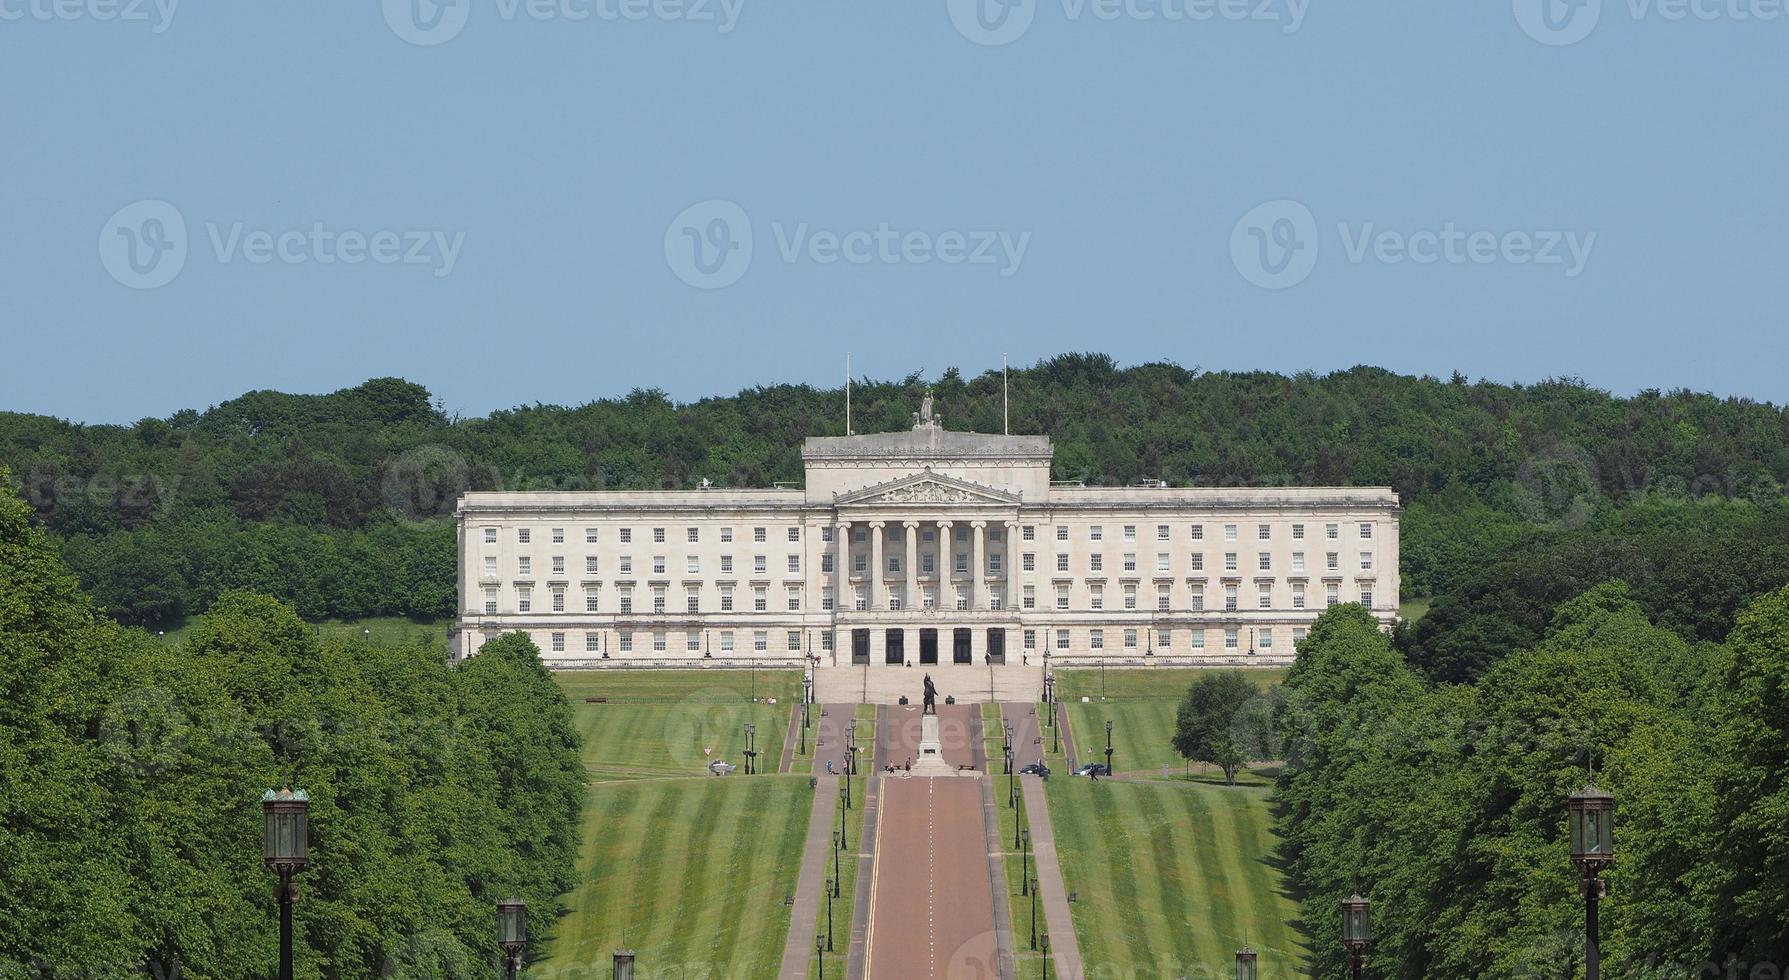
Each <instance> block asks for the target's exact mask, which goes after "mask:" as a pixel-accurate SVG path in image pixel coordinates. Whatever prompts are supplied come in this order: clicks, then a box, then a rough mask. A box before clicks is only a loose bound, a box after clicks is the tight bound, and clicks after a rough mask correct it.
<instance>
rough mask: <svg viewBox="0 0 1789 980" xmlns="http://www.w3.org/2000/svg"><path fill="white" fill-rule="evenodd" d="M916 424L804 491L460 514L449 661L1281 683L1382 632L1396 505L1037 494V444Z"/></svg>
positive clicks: (1042, 463)
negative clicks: (1336, 647)
mask: <svg viewBox="0 0 1789 980" xmlns="http://www.w3.org/2000/svg"><path fill="white" fill-rule="evenodd" d="M915 418H916V422H915V425H914V428H913V429H912V430H911V431H904V432H893V433H882V434H875V435H854V436H843V437H818V438H810V439H808V440H807V441H806V443H805V445H804V447H803V450H802V458H803V461H804V463H805V467H806V476H807V478H806V481H805V486H804V488H803V489H784V488H775V489H761V490H738V489H718V488H713V489H710V488H704V489H697V490H678V491H651V492H596V493H582V492H568V493H469V494H467V495H465V496H464V497H463V498H462V499H461V500H460V504H459V511H458V519H459V547H460V579H459V591H460V600H461V601H460V608H461V615H460V621H459V627H458V629H457V630H456V631H455V636H454V651H455V656H456V657H464V656H468V655H471V654H473V653H475V652H476V651H477V649H478V647H479V645H480V644H482V643H483V642H484V641H485V640H487V639H490V638H492V637H495V636H497V635H499V634H500V633H504V632H511V631H517V630H521V631H526V632H527V633H529V634H530V635H531V636H532V637H533V638H534V640H535V642H536V643H537V644H538V645H539V646H540V648H541V650H542V652H543V654H544V655H545V657H546V659H547V661H548V662H549V663H550V664H553V665H554V666H674V665H677V664H685V665H692V666H694V665H701V664H704V663H714V664H727V665H730V666H738V665H740V664H742V663H746V662H754V663H759V664H762V665H765V666H772V665H774V666H796V665H799V664H801V662H802V658H804V657H806V658H810V660H811V662H812V663H814V665H815V666H817V667H818V668H820V670H821V671H830V670H835V669H850V670H851V671H852V673H853V676H854V677H855V676H856V675H857V674H861V675H862V683H863V685H864V687H865V689H866V690H867V689H868V688H869V687H870V686H871V684H872V677H873V675H875V674H877V673H879V672H881V671H883V670H886V669H887V668H889V667H890V666H891V665H906V666H916V665H917V666H931V665H932V664H938V665H940V666H941V667H942V668H944V669H950V668H951V667H952V665H973V666H974V667H976V668H978V669H980V668H984V667H985V668H987V672H988V673H989V675H990V677H992V676H993V675H994V674H995V673H996V669H997V668H1000V667H1005V666H1013V667H1019V666H1023V667H1026V668H1028V669H1027V670H1026V673H1027V674H1031V673H1032V672H1033V671H1035V672H1036V675H1037V678H1039V679H1041V676H1042V672H1041V670H1038V668H1040V667H1042V666H1044V665H1047V664H1051V663H1054V664H1055V665H1057V666H1071V665H1075V664H1082V665H1093V664H1095V663H1099V662H1110V663H1127V662H1134V663H1138V664H1146V663H1172V664H1176V665H1185V664H1188V663H1209V664H1213V665H1218V664H1259V665H1268V664H1278V663H1286V662H1289V661H1290V660H1291V658H1292V654H1293V644H1294V643H1295V642H1296V641H1297V640H1298V639H1300V638H1302V636H1303V634H1304V631H1305V629H1306V628H1307V627H1308V625H1309V624H1310V622H1311V621H1312V620H1313V619H1315V618H1316V617H1317V615H1318V614H1319V613H1321V612H1322V610H1323V609H1324V608H1326V607H1327V606H1328V605H1331V604H1333V603H1336V602H1363V603H1364V604H1365V605H1367V606H1368V608H1369V609H1371V610H1372V612H1373V614H1374V615H1376V616H1377V617H1379V618H1380V619H1381V620H1382V621H1383V622H1385V623H1387V624H1388V625H1389V624H1390V623H1391V622H1392V621H1393V619H1394V618H1395V616H1396V612H1397V604H1398V499H1397V495H1396V494H1394V493H1392V492H1391V491H1390V490H1387V489H1373V488H1347V489H1340V488H1337V489H1318V488H1223V489H1212V488H1170V487H1165V486H1155V485H1151V486H1144V487H1085V486H1081V485H1078V484H1075V485H1063V484H1052V483H1051V481H1050V461H1051V447H1050V441H1049V439H1048V438H1046V437H1042V436H998V435H982V434H977V433H966V432H951V431H948V430H946V429H944V428H943V427H942V425H940V424H939V422H938V420H937V419H935V418H933V417H931V414H930V412H929V411H922V412H921V413H920V414H918V415H916V416H915ZM911 676H912V675H904V677H905V678H908V679H910V677H911ZM851 683H852V684H854V685H855V684H857V683H858V681H857V680H855V679H854V680H852V681H851ZM902 683H908V680H906V679H904V680H903V681H902ZM1029 683H1030V682H1029V681H1026V685H1027V686H1029ZM989 684H990V689H991V688H992V685H993V681H992V680H990V682H989Z"/></svg>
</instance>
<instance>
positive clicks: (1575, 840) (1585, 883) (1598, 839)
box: [1566, 778, 1615, 980]
mask: <svg viewBox="0 0 1789 980" xmlns="http://www.w3.org/2000/svg"><path fill="white" fill-rule="evenodd" d="M1566 807H1567V809H1568V811H1569V812H1570V823H1571V834H1572V864H1574V865H1576V866H1577V868H1578V873H1579V876H1580V877H1579V880H1578V894H1579V895H1582V896H1584V976H1585V977H1586V980H1597V977H1598V974H1599V973H1600V971H1601V969H1602V950H1601V949H1600V948H1599V946H1598V942H1599V941H1598V937H1597V921H1596V906H1597V902H1598V901H1600V900H1601V899H1602V898H1603V896H1604V895H1606V894H1608V885H1607V883H1606V882H1604V881H1603V880H1602V879H1601V878H1599V877H1597V876H1598V875H1600V874H1601V873H1602V871H1603V869H1604V868H1607V867H1608V866H1609V865H1611V864H1613V863H1615V796H1614V795H1613V794H1611V793H1610V792H1608V791H1607V790H1602V789H1598V788H1597V786H1596V780H1595V779H1594V778H1592V780H1591V781H1590V784H1589V785H1587V786H1585V787H1584V788H1583V789H1581V790H1579V791H1577V792H1576V793H1573V794H1572V795H1571V796H1570V797H1568V798H1567V799H1566Z"/></svg>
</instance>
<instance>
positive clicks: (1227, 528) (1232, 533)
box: [1224, 524, 1236, 541]
mask: <svg viewBox="0 0 1789 980" xmlns="http://www.w3.org/2000/svg"><path fill="white" fill-rule="evenodd" d="M1224 540H1225V541H1235V540H1236V525H1234V524H1225V525H1224Z"/></svg>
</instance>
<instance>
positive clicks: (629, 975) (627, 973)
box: [615, 949, 634, 980]
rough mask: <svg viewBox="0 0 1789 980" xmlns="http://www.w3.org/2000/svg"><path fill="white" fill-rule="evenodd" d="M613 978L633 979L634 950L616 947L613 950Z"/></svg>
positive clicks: (621, 979)
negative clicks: (616, 948)
mask: <svg viewBox="0 0 1789 980" xmlns="http://www.w3.org/2000/svg"><path fill="white" fill-rule="evenodd" d="M615 980H634V951H633V950H631V949H618V950H616V951H615Z"/></svg>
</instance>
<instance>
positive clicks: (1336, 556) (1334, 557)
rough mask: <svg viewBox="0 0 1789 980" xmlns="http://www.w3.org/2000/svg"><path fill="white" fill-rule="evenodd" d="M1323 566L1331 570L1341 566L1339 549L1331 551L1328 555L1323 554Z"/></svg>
mask: <svg viewBox="0 0 1789 980" xmlns="http://www.w3.org/2000/svg"><path fill="white" fill-rule="evenodd" d="M1324 567H1325V568H1327V569H1329V570H1330V571H1332V572H1333V571H1336V570H1337V569H1339V568H1341V567H1342V553H1341V552H1339V551H1332V552H1330V553H1329V554H1328V555H1326V556H1324Z"/></svg>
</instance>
